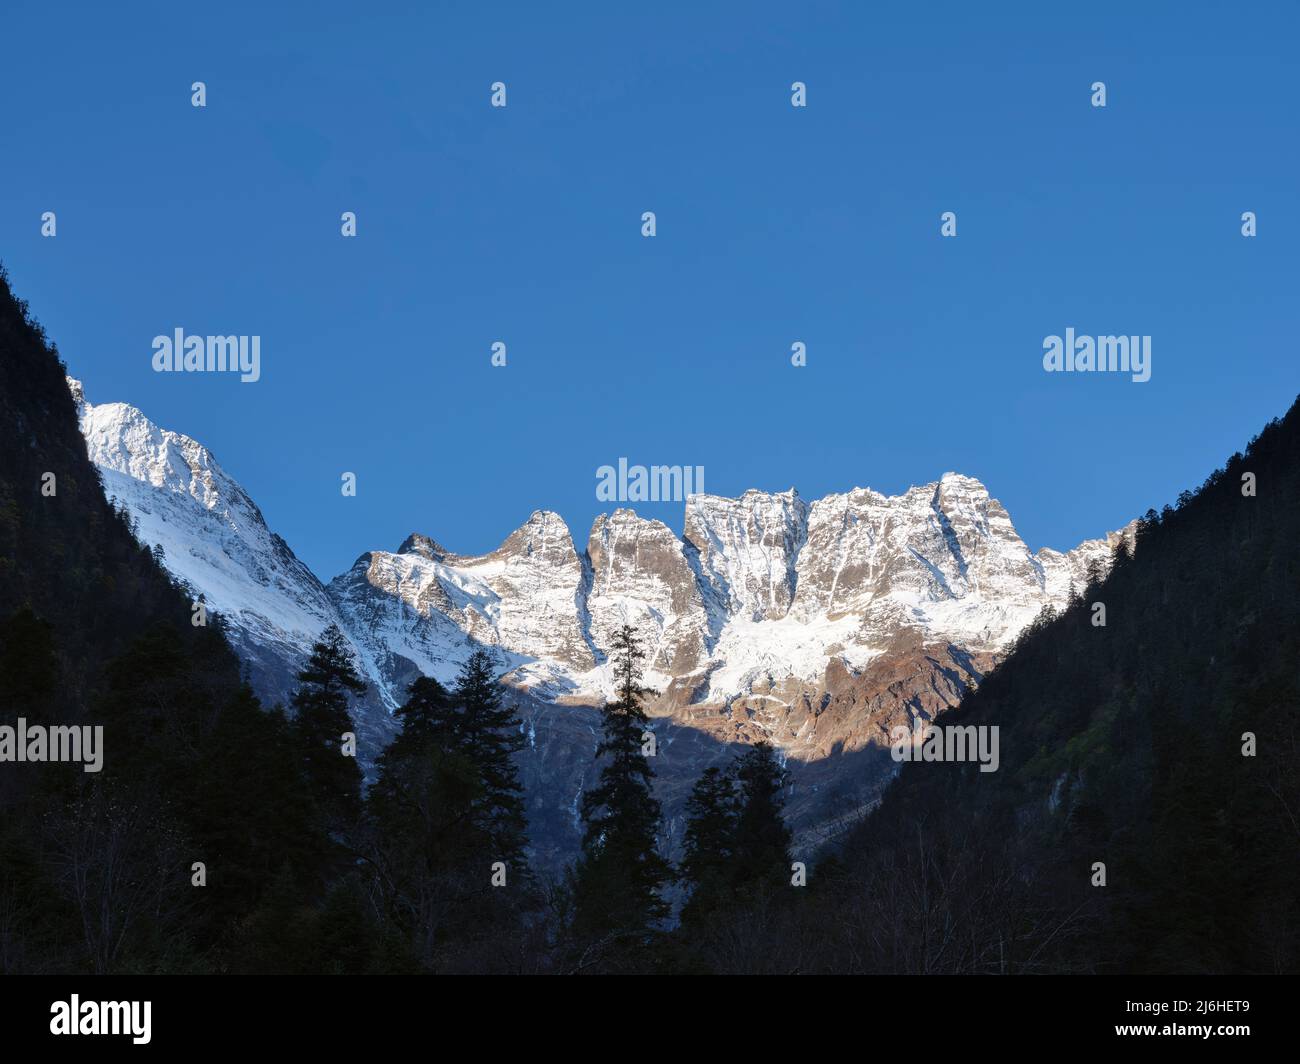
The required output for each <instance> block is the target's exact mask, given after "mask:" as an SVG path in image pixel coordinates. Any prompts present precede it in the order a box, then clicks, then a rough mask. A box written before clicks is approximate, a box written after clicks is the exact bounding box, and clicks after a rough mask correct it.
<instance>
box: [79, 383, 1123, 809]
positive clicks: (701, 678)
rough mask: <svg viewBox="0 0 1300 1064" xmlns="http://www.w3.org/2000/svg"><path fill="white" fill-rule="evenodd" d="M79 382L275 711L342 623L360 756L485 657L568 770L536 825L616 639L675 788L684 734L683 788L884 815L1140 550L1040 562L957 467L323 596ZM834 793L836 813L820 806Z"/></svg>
mask: <svg viewBox="0 0 1300 1064" xmlns="http://www.w3.org/2000/svg"><path fill="white" fill-rule="evenodd" d="M69 383H70V387H71V388H72V390H73V392H74V395H75V396H76V398H77V400H78V403H79V408H80V416H81V428H82V432H83V434H84V436H85V438H86V444H87V448H88V451H89V454H90V457H91V459H92V461H93V462H94V463H95V464H96V466H98V468H99V470H100V472H101V475H102V477H103V482H104V488H105V491H106V493H107V494H108V495H109V496H110V497H111V498H113V499H114V500H115V501H116V502H117V503H118V505H119V506H121V507H123V508H125V509H126V511H127V512H128V513H129V514H130V516H131V518H132V520H133V521H134V522H135V526H136V530H137V535H138V537H139V539H140V540H141V541H142V542H144V543H147V544H150V545H153V546H156V547H158V548H161V551H162V556H161V560H162V562H163V564H164V565H165V566H166V567H167V568H168V569H169V570H170V571H171V573H172V574H173V575H174V576H175V577H176V579H177V580H179V581H180V582H182V583H183V584H184V585H185V586H187V587H188V588H190V589H191V591H192V593H193V594H194V595H195V596H196V597H198V596H202V597H203V598H204V600H205V601H206V603H207V604H208V606H209V608H210V609H213V610H215V611H217V612H218V613H220V614H221V615H222V616H223V617H224V619H225V621H226V623H227V624H228V626H229V629H230V633H231V637H232V641H233V642H234V644H235V647H236V649H237V651H238V652H239V653H240V654H241V656H242V657H243V658H244V660H245V661H246V662H247V665H248V669H249V673H250V679H251V680H252V682H253V684H254V686H255V688H256V689H257V690H258V692H259V694H261V695H262V696H263V697H264V698H265V699H267V700H269V701H285V700H287V695H288V692H289V691H290V690H291V689H292V686H293V679H294V674H295V673H296V671H297V669H298V668H299V667H300V664H301V662H302V660H303V657H304V654H305V651H306V649H307V648H308V647H309V646H310V644H311V642H312V640H313V639H314V638H315V637H316V636H317V635H319V633H320V632H321V630H322V629H323V628H324V627H325V626H326V625H327V624H337V625H338V626H339V627H340V628H341V629H342V630H343V632H344V633H345V634H346V635H347V637H348V639H349V640H350V642H351V644H352V648H353V650H354V652H355V654H356V657H357V660H358V663H359V666H360V669H361V671H362V673H363V675H364V677H365V678H366V680H367V682H368V683H369V684H370V686H371V693H370V695H369V696H368V698H367V700H366V701H365V702H364V703H363V704H362V705H361V706H360V707H358V711H357V712H358V717H359V719H358V725H359V727H358V733H359V735H360V736H361V737H362V738H363V739H367V740H368V742H366V743H365V745H366V746H367V747H368V748H369V749H368V751H367V758H368V759H369V758H373V757H374V756H375V755H376V754H377V753H378V752H379V750H380V749H382V745H383V743H384V742H385V741H386V739H387V738H388V737H389V736H390V735H391V734H392V731H393V722H392V719H391V712H392V710H393V709H394V708H395V707H396V706H397V705H400V704H401V702H402V701H403V700H404V696H405V690H406V687H407V685H408V684H409V683H410V681H411V680H412V679H413V678H414V677H415V676H416V675H418V674H419V673H426V674H429V675H433V676H436V677H437V678H438V679H440V680H443V681H444V682H450V681H451V680H453V679H454V677H455V674H456V672H457V671H458V669H459V667H460V665H461V664H462V663H463V662H464V660H465V659H466V658H467V657H468V656H469V654H470V653H471V652H472V651H473V650H474V649H475V648H476V647H485V648H488V649H489V650H490V651H491V652H492V653H493V654H494V655H495V657H496V659H497V660H498V662H499V664H500V667H501V671H502V675H503V679H504V682H506V683H507V684H509V685H510V686H512V687H513V688H514V689H515V690H516V692H517V698H518V699H519V700H520V704H521V707H524V708H525V709H526V714H525V715H526V717H527V720H526V722H525V727H526V728H527V729H530V741H531V742H532V744H533V747H532V748H533V749H534V750H535V751H537V754H536V755H535V756H536V757H538V758H543V757H550V758H551V759H552V762H553V763H552V764H550V765H549V766H544V765H540V764H539V765H535V766H532V768H531V769H529V770H527V771H526V772H525V776H526V778H529V777H530V775H531V777H533V779H534V783H535V784H536V786H537V787H541V788H546V787H550V788H551V789H552V790H553V791H554V792H555V793H554V794H549V795H541V796H538V798H537V804H538V809H539V810H541V811H543V812H548V813H549V815H553V816H554V817H557V818H559V819H561V820H563V819H565V818H564V816H563V815H562V814H561V813H559V812H558V810H559V808H560V805H561V804H567V803H568V802H569V799H570V798H572V797H573V795H572V793H570V791H571V788H572V787H573V786H574V785H575V781H576V783H577V786H578V787H579V789H580V787H581V779H582V775H583V773H584V772H585V770H586V768H588V767H589V765H590V755H591V749H592V748H594V745H595V738H594V737H595V730H596V727H595V718H594V716H591V715H590V714H589V713H588V712H584V711H583V709H582V707H592V706H598V705H599V704H600V702H601V701H602V699H603V698H604V697H605V696H606V695H607V694H608V693H609V689H610V676H609V664H608V662H607V659H606V651H607V649H608V647H609V646H610V643H611V638H612V634H613V632H614V631H615V630H616V629H617V628H618V627H619V626H621V625H622V624H624V623H628V624H631V625H632V626H633V627H634V628H635V629H636V631H637V632H638V634H639V635H640V637H641V640H642V643H643V646H644V647H645V650H646V655H647V656H646V661H645V666H646V670H645V673H646V674H645V679H646V682H647V683H648V684H649V685H650V686H651V687H653V688H654V689H656V690H657V691H658V692H659V694H658V696H657V697H656V698H655V699H654V700H653V701H652V703H651V705H650V712H651V714H652V717H653V718H655V719H656V720H657V721H659V722H661V725H657V727H658V726H662V727H663V728H664V729H665V730H664V746H665V750H664V754H665V756H664V757H663V759H662V760H661V764H660V765H659V766H658V775H659V776H660V777H661V786H666V787H668V788H669V790H671V789H672V787H673V786H674V784H673V783H672V780H673V779H674V773H673V770H672V769H671V768H670V765H669V763H670V762H672V761H673V760H674V755H673V754H672V752H671V751H670V750H669V749H668V748H669V747H674V744H676V743H677V742H678V740H680V739H682V738H683V737H686V736H690V738H689V739H688V741H687V742H686V743H685V744H683V745H680V746H677V747H675V749H677V750H679V751H685V750H687V749H690V750H691V751H692V753H691V756H690V757H689V758H680V755H679V760H680V761H681V764H680V765H679V766H678V767H679V768H680V770H681V771H680V773H679V774H680V777H681V781H688V780H689V779H693V775H694V773H695V772H697V771H698V770H699V768H700V767H702V766H701V764H700V760H701V758H703V759H704V761H706V762H707V760H709V759H711V758H721V757H725V756H729V751H730V744H734V743H737V742H750V741H753V740H756V739H758V738H767V739H769V740H770V741H772V742H773V743H774V745H776V746H777V747H778V748H779V749H780V750H782V751H783V752H784V754H785V756H786V757H787V758H789V759H790V762H789V763H790V765H791V768H792V775H793V778H794V780H795V784H794V786H795V788H796V791H797V790H798V788H799V786H800V783H801V782H803V783H806V784H808V785H809V786H808V787H807V789H806V793H805V794H804V796H802V797H799V796H796V797H794V798H793V800H792V802H791V805H790V809H791V812H792V813H793V814H794V815H795V816H796V818H797V817H799V816H801V815H802V816H803V817H804V819H805V821H806V822H807V824H811V823H813V822H814V821H816V820H817V819H818V818H819V817H820V818H821V819H823V820H824V819H825V818H826V817H827V816H828V815H832V814H835V815H838V814H839V813H841V812H843V803H844V802H845V801H847V802H848V803H849V804H850V805H851V804H852V803H854V802H858V801H866V800H869V797H870V793H871V790H872V788H874V787H878V786H879V785H880V783H881V781H882V780H883V779H884V778H886V777H887V776H888V773H889V772H890V771H892V768H891V763H890V762H889V759H888V757H887V755H886V756H885V758H884V762H883V763H881V762H880V760H879V757H878V755H879V754H880V753H881V752H882V750H883V749H884V748H885V747H887V745H888V739H887V736H888V729H889V727H892V726H893V724H895V723H898V722H903V723H907V722H908V721H910V719H911V718H912V717H913V716H915V715H918V714H920V715H923V716H933V715H934V714H935V713H937V712H939V711H940V710H941V709H943V708H945V707H946V706H949V705H953V704H955V703H956V702H957V701H958V700H960V698H961V696H962V694H963V693H964V692H965V690H966V689H967V688H968V686H970V685H972V684H976V683H978V682H979V680H980V678H981V676H982V673H983V671H984V670H985V669H987V667H988V666H989V665H990V664H991V663H992V662H993V661H995V660H996V658H997V655H998V654H999V653H1001V652H1002V651H1003V650H1004V649H1005V648H1006V647H1007V645H1008V644H1009V643H1010V642H1011V641H1013V640H1014V639H1015V637H1016V636H1017V635H1018V634H1019V633H1020V632H1021V631H1022V630H1023V629H1024V627H1025V626H1026V625H1027V624H1028V623H1029V622H1030V621H1032V620H1033V619H1034V618H1035V617H1036V616H1037V615H1038V614H1039V612H1040V611H1041V610H1042V609H1043V608H1044V607H1045V606H1056V607H1060V606H1063V605H1064V604H1065V602H1066V601H1067V600H1068V598H1069V597H1070V595H1071V593H1072V590H1074V589H1077V590H1079V591H1082V590H1083V589H1084V588H1085V587H1086V586H1087V584H1088V581H1089V572H1090V569H1091V570H1092V571H1093V572H1094V573H1097V572H1104V570H1105V567H1106V566H1107V565H1108V564H1109V561H1110V557H1111V552H1112V549H1113V547H1114V546H1115V544H1116V542H1117V541H1118V538H1119V536H1121V535H1126V534H1127V535H1131V527H1132V526H1130V529H1129V530H1125V532H1124V533H1113V534H1111V535H1110V536H1109V537H1107V539H1098V540H1088V541H1086V542H1084V543H1083V544H1081V545H1079V546H1078V547H1076V548H1075V549H1073V550H1071V551H1069V552H1067V553H1061V552H1058V551H1053V550H1049V549H1044V550H1040V551H1038V552H1036V553H1035V552H1031V551H1030V550H1029V548H1028V547H1027V546H1026V545H1025V543H1024V542H1023V541H1022V540H1021V538H1020V537H1019V535H1018V534H1017V533H1016V530H1015V528H1014V526H1013V525H1012V523H1011V519H1010V517H1009V515H1008V514H1007V512H1006V510H1005V509H1004V508H1003V507H1002V505H1001V504H1000V503H999V502H998V501H997V500H996V499H993V498H991V497H990V496H989V493H988V491H987V490H986V489H985V487H984V485H983V484H981V483H980V482H979V481H978V480H975V479H973V478H970V477H966V476H961V475H959V474H956V473H946V474H944V475H943V476H942V477H940V478H939V480H937V481H935V482H934V483H931V484H927V485H924V486H920V487H913V488H910V489H908V490H907V491H906V492H904V493H902V494H901V495H896V496H886V495H883V494H881V493H879V492H876V491H872V490H871V489H868V488H857V489H854V490H852V491H849V492H846V493H844V494H838V495H828V496H826V497H825V498H822V499H817V500H815V501H813V502H811V503H809V502H806V501H805V500H803V499H802V498H800V497H799V495H798V493H797V492H796V491H794V489H790V490H789V491H785V492H779V493H768V492H761V491H747V492H745V494H744V495H742V496H741V497H740V498H737V499H732V498H724V497H720V496H714V495H702V494H700V495H692V496H690V497H689V499H688V500H687V503H686V510H685V520H684V534H683V535H682V536H678V535H676V534H675V533H674V532H673V531H672V530H671V529H669V528H668V527H667V526H666V525H664V524H663V523H662V522H659V521H652V520H647V519H645V518H642V517H639V516H638V515H637V514H636V513H634V512H633V511H631V510H629V509H618V510H615V511H614V512H613V513H612V514H608V515H602V516H600V517H599V518H597V519H596V521H595V524H594V525H593V527H592V529H591V532H590V534H589V536H588V538H587V541H586V543H585V545H584V546H583V548H582V549H581V550H579V548H578V547H577V546H576V545H575V543H574V540H573V537H572V535H571V534H570V530H569V528H568V527H567V526H566V525H565V523H564V521H563V520H562V519H561V518H560V517H559V516H558V515H556V514H554V513H549V512H545V511H539V512H536V513H534V514H532V515H531V516H530V517H529V518H528V520H527V521H525V522H524V524H523V525H521V526H520V527H519V528H518V529H517V530H516V531H514V532H513V533H511V534H510V535H509V536H508V537H507V538H506V539H505V541H504V542H503V543H502V544H501V546H500V547H498V548H497V549H496V550H494V551H492V552H490V553H488V554H483V555H461V554H456V553H453V552H451V551H449V550H447V549H446V548H444V547H442V546H440V545H439V544H438V543H437V542H436V541H435V540H434V539H432V538H430V537H429V536H427V535H424V534H420V533H416V534H412V535H410V536H408V537H407V538H406V540H405V541H404V542H403V543H402V544H401V545H400V546H399V547H398V548H397V550H396V551H393V552H389V551H384V550H372V551H369V552H368V553H365V554H362V555H361V556H360V557H359V558H358V559H357V561H356V562H355V563H354V564H353V566H352V567H351V568H350V569H349V570H348V571H347V572H345V573H342V574H340V575H338V576H336V577H335V578H334V579H333V580H331V581H330V582H329V584H328V585H327V586H322V584H321V582H320V581H319V580H318V579H317V578H316V576H315V575H314V574H312V573H311V572H310V570H308V569H307V567H306V566H304V565H303V564H302V563H301V562H300V561H298V559H297V558H296V557H295V556H294V554H293V552H292V551H291V550H290V549H289V547H288V545H287V544H285V543H284V541H283V540H282V539H280V537H279V536H277V535H275V534H274V533H273V532H272V531H271V530H270V529H269V528H268V527H267V526H266V522H265V521H264V519H263V517H262V514H261V512H260V511H259V510H258V508H257V506H256V505H255V504H254V503H253V501H252V500H251V499H250V498H249V497H248V495H247V493H245V492H244V490H243V489H242V488H241V487H240V486H239V484H238V483H237V482H236V481H235V480H234V479H233V478H232V477H230V476H229V475H228V474H227V473H225V472H224V471H223V470H222V469H221V467H220V466H219V465H218V464H217V462H216V461H215V460H214V459H213V457H212V455H211V454H210V453H209V452H208V451H207V450H206V449H205V448H204V447H203V446H202V445H200V444H199V443H197V442H195V441H194V440H192V439H190V438H188V437H186V436H182V435H179V434H177V433H174V432H169V431H166V430H163V429H160V428H158V427H157V426H156V425H154V424H153V423H152V422H151V421H149V420H148V419H147V418H146V417H145V416H144V415H143V414H141V413H140V411H138V410H136V409H135V408H134V407H131V406H127V405H125V404H121V403H112V404H105V405H102V406H93V405H91V404H90V403H89V402H87V401H86V400H85V397H84V395H83V394H82V390H81V386H80V385H79V384H78V383H77V382H75V381H70V382H69ZM539 726H540V727H541V729H542V735H543V738H542V741H541V743H540V746H539V744H538V738H537V737H538V728H539ZM555 735H562V736H563V741H562V742H558V743H557V742H554V741H552V740H554V737H555ZM548 736H549V739H548ZM548 751H549V752H548ZM860 752H861V753H863V755H864V756H869V757H871V758H872V764H871V769H870V771H865V772H864V771H860V770H859V769H858V768H857V767H855V768H853V769H852V770H850V769H849V768H848V760H847V758H846V756H845V755H853V754H857V753H860ZM665 770H667V771H665ZM846 775H852V777H853V780H852V786H851V787H850V788H849V792H851V793H848V792H846V791H845V778H846ZM864 781H866V782H865V783H864ZM687 785H688V783H687ZM831 792H834V793H835V794H837V795H839V796H840V797H839V799H837V800H839V801H840V803H841V806H840V808H837V809H833V810H832V809H830V808H828V805H827V802H828V800H829V799H828V798H827V795H828V794H829V793H831ZM846 793H847V794H848V797H847V798H845V797H844V795H845V794H846ZM818 795H820V798H818V797H816V796H818ZM570 819H571V818H570Z"/></svg>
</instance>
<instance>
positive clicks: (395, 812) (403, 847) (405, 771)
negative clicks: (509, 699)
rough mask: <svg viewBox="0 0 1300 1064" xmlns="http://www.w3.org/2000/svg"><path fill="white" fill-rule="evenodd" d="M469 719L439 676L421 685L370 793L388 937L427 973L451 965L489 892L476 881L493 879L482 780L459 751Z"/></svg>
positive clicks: (401, 715)
mask: <svg viewBox="0 0 1300 1064" xmlns="http://www.w3.org/2000/svg"><path fill="white" fill-rule="evenodd" d="M459 716H460V714H459V713H457V712H456V711H455V710H454V709H453V707H452V702H451V696H450V695H448V693H447V692H446V691H445V690H444V689H443V687H442V685H441V684H439V683H438V682H437V681H436V680H434V679H431V678H429V677H420V678H418V679H417V680H416V681H415V682H414V683H412V684H411V686H410V693H409V697H408V699H407V701H406V704H405V705H403V706H402V707H401V708H400V709H399V710H398V711H397V717H398V719H399V720H400V721H401V722H402V730H401V732H400V734H399V735H398V736H397V738H395V739H394V740H393V742H392V743H391V744H390V745H389V747H388V749H387V750H385V751H384V753H383V754H382V755H381V756H380V757H379V760H378V762H377V768H378V778H377V779H376V780H375V783H374V785H373V786H372V787H371V788H370V790H369V792H368V793H367V795H366V812H367V827H368V831H367V835H366V845H367V848H368V851H369V858H370V867H371V868H372V870H373V871H374V873H375V878H374V881H373V884H374V893H375V896H376V897H377V899H378V900H379V903H380V909H381V911H382V912H383V913H384V915H385V917H386V920H387V921H388V923H387V930H388V931H389V934H388V935H387V936H386V938H387V939H389V940H391V941H393V942H395V943H400V948H401V949H402V950H403V951H405V953H406V954H407V956H408V957H409V958H410V960H411V962H412V963H413V964H414V966H415V967H416V969H417V970H424V971H439V970H442V969H443V967H444V965H445V963H446V958H447V955H448V953H449V951H450V950H451V949H453V948H454V945H455V943H454V940H455V939H456V937H457V936H464V935H465V934H468V933H471V932H472V930H473V929H472V928H471V927H470V926H469V924H470V920H469V916H468V912H469V910H470V909H471V908H472V906H473V899H474V898H475V897H476V896H481V895H482V894H483V890H482V889H479V890H477V891H476V890H475V889H474V885H475V884H476V883H477V884H484V883H486V881H487V877H486V872H485V870H484V869H483V868H482V867H481V866H482V860H481V851H482V849H483V846H484V842H483V837H482V835H481V834H480V833H479V832H478V831H477V830H476V829H475V826H474V814H475V811H476V804H477V803H478V802H480V800H481V798H482V796H483V788H482V782H481V779H480V773H479V771H478V769H477V766H476V765H475V764H474V763H473V761H471V759H470V758H469V757H468V756H467V755H466V754H465V753H464V752H463V750H460V749H458V745H459V737H460V728H459V725H458V723H457V719H458V718H459ZM475 865H479V866H480V867H479V868H478V869H477V870H476V868H475ZM476 871H477V872H478V873H479V874H477V875H476Z"/></svg>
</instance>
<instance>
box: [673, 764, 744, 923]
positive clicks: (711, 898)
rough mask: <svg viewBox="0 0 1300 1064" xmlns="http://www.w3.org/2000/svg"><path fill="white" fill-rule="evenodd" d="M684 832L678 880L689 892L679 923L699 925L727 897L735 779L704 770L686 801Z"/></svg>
mask: <svg viewBox="0 0 1300 1064" xmlns="http://www.w3.org/2000/svg"><path fill="white" fill-rule="evenodd" d="M686 818H687V819H686V833H685V839H684V844H683V848H684V856H683V858H682V864H681V876H680V878H681V881H682V882H683V884H685V885H686V887H687V888H688V889H689V890H690V897H689V898H688V899H687V901H686V904H685V905H684V906H683V907H682V923H683V925H686V926H692V925H698V924H700V923H702V922H703V921H704V920H705V919H706V918H707V917H708V915H709V914H710V913H712V912H714V911H716V910H717V908H718V907H719V905H721V904H722V903H723V902H724V901H725V899H726V898H727V896H728V894H729V888H728V880H729V878H730V874H731V868H730V865H731V858H732V851H733V847H734V845H735V831H736V795H735V780H734V779H733V777H732V775H731V773H730V772H729V771H728V770H725V769H721V768H718V767H717V766H716V765H714V766H711V767H709V768H707V769H705V770H704V774H703V775H702V776H701V777H700V778H699V779H698V780H696V782H695V786H694V787H693V788H692V789H691V796H690V798H688V799H687V801H686Z"/></svg>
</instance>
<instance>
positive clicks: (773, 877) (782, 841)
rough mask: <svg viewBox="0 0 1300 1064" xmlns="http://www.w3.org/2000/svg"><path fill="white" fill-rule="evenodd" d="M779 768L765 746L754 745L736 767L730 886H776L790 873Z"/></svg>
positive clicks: (770, 749) (788, 846) (787, 838)
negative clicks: (737, 809) (737, 800)
mask: <svg viewBox="0 0 1300 1064" xmlns="http://www.w3.org/2000/svg"><path fill="white" fill-rule="evenodd" d="M782 775H783V773H782V770H781V766H780V765H779V764H777V760H776V754H775V752H774V751H773V749H772V747H771V745H770V744H769V743H767V742H759V743H755V744H754V746H753V747H751V748H750V749H749V750H747V751H746V752H745V753H744V754H743V755H742V756H741V758H740V759H739V761H738V762H737V764H736V779H737V780H738V781H739V784H740V812H739V814H738V815H737V817H736V832H735V851H734V859H733V866H732V867H733V870H734V874H733V883H734V884H735V885H737V886H742V885H744V886H748V885H750V884H756V883H769V884H778V883H783V882H785V881H786V879H787V877H788V876H789V872H790V829H789V828H788V827H786V824H785V819H784V817H783V816H782V805H783V801H782V797H781V782H782Z"/></svg>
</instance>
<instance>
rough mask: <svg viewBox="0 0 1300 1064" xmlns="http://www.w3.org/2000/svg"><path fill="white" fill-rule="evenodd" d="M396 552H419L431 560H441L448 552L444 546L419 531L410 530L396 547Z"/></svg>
mask: <svg viewBox="0 0 1300 1064" xmlns="http://www.w3.org/2000/svg"><path fill="white" fill-rule="evenodd" d="M397 553H398V554H419V555H421V556H422V557H425V558H429V559H430V560H432V561H442V559H443V558H445V557H446V556H447V554H448V551H447V549H446V548H445V547H443V546H442V545H440V544H439V543H437V542H436V541H435V540H432V539H430V538H429V537H428V536H426V535H423V534H422V533H420V532H412V533H411V534H410V535H409V536H407V537H406V538H405V539H404V540H402V545H401V546H400V547H398V548H397Z"/></svg>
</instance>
